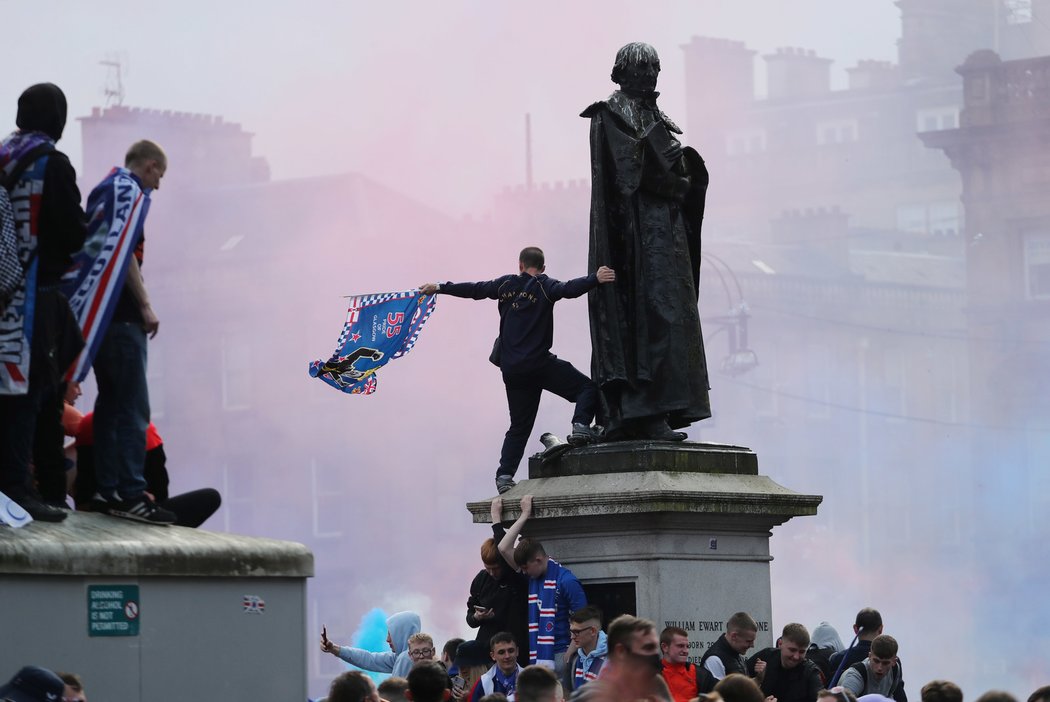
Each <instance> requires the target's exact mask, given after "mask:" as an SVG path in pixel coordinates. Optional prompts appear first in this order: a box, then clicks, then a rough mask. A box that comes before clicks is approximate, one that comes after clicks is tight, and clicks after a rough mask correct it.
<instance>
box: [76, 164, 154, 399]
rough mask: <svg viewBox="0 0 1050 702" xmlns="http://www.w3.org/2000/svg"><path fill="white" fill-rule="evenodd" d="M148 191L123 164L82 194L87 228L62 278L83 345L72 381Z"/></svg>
mask: <svg viewBox="0 0 1050 702" xmlns="http://www.w3.org/2000/svg"><path fill="white" fill-rule="evenodd" d="M149 203H150V199H149V194H148V193H146V192H143V190H142V187H141V186H140V185H139V183H138V181H137V180H136V179H135V178H134V177H133V176H132V175H131V171H129V170H128V169H126V168H114V169H113V170H111V171H110V172H109V175H107V176H106V177H105V178H104V179H103V180H102V182H101V183H99V184H98V185H97V186H95V189H94V190H92V191H91V194H90V195H88V201H87V211H88V234H87V239H85V241H84V248H83V249H81V250H80V251H79V252H78V253H77V255H76V256H74V257H73V266H72V267H71V268H70V269H69V271H68V272H67V273H66V275H65V276H64V277H63V278H62V290H63V292H65V294H66V296H68V297H69V306H70V308H72V310H73V314H74V316H75V317H76V318H77V323H78V324H80V329H81V331H82V332H83V333H84V343H85V346H84V351H83V352H82V353H81V354H80V357H79V358H78V359H77V360H76V363H75V364H74V365H73V368H72V369H71V370H70V377H71V379H72V380H75V381H77V382H80V381H82V380H83V379H84V378H85V377H87V374H88V371H89V370H90V368H91V362H92V361H93V360H94V359H95V354H96V353H97V352H98V347H99V345H101V343H102V338H103V337H104V336H105V334H106V329H107V328H108V327H109V320H110V319H112V317H113V310H114V309H115V308H116V306H117V300H118V299H119V298H120V293H121V290H123V289H124V279H125V278H126V277H127V272H128V266H129V265H130V264H131V257H132V256H133V255H134V252H135V247H136V246H138V243H139V241H140V240H141V239H142V227H143V224H144V223H145V221H146V214H147V213H148V212H149Z"/></svg>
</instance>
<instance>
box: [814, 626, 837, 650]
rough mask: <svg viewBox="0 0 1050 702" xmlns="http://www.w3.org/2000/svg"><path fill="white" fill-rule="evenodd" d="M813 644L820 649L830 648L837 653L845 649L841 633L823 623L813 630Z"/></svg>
mask: <svg viewBox="0 0 1050 702" xmlns="http://www.w3.org/2000/svg"><path fill="white" fill-rule="evenodd" d="M813 643H815V644H816V645H817V647H818V648H830V649H832V650H834V651H835V652H836V653H837V652H839V651H841V650H842V649H844V648H845V646H843V645H842V639H840V638H839V632H838V631H836V629H835V627H833V626H831V625H830V624H828V623H827V622H821V623H820V624H817V627H816V628H815V629H813Z"/></svg>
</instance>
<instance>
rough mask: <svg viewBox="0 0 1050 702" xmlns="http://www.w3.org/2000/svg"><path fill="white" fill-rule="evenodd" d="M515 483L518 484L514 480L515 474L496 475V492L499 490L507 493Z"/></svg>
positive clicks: (500, 492) (501, 492)
mask: <svg viewBox="0 0 1050 702" xmlns="http://www.w3.org/2000/svg"><path fill="white" fill-rule="evenodd" d="M515 485H517V483H516V482H514V477H513V476H510V475H497V476H496V492H498V493H499V494H501V495H502V494H503V493H505V492H506V491H507V490H510V489H511V488H512V487H514V486H515Z"/></svg>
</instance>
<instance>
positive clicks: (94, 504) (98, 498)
mask: <svg viewBox="0 0 1050 702" xmlns="http://www.w3.org/2000/svg"><path fill="white" fill-rule="evenodd" d="M119 502H120V498H119V497H117V496H116V495H113V496H111V497H106V496H105V495H103V494H102V493H101V492H96V493H95V494H94V495H92V496H91V500H90V502H89V504H90V505H91V511H92V512H99V513H100V514H109V510H110V508H111V507H113V505H115V504H118V503H119Z"/></svg>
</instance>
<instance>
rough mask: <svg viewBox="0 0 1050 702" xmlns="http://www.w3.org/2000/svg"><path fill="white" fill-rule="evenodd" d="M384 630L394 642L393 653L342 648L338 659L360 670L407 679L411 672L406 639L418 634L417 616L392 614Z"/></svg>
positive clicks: (404, 613) (410, 660)
mask: <svg viewBox="0 0 1050 702" xmlns="http://www.w3.org/2000/svg"><path fill="white" fill-rule="evenodd" d="M386 628H387V630H388V631H389V632H390V640H391V641H393V642H394V650H393V651H383V652H382V653H374V652H372V651H366V650H365V649H363V648H353V647H351V646H343V647H342V648H340V649H339V654H338V655H339V657H340V658H342V659H343V660H344V661H346V662H347V663H349V664H351V665H356V666H357V667H358V668H361V669H362V670H371V671H375V672H377V673H390V674H391V675H398V676H401V677H407V676H408V671H410V670H412V659H411V658H410V657H409V655H408V637H409V636H411V635H412V634H418V633H419V615H418V614H416V613H415V612H398V613H397V614H392V615H390V618H389V619H387V620H386Z"/></svg>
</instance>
